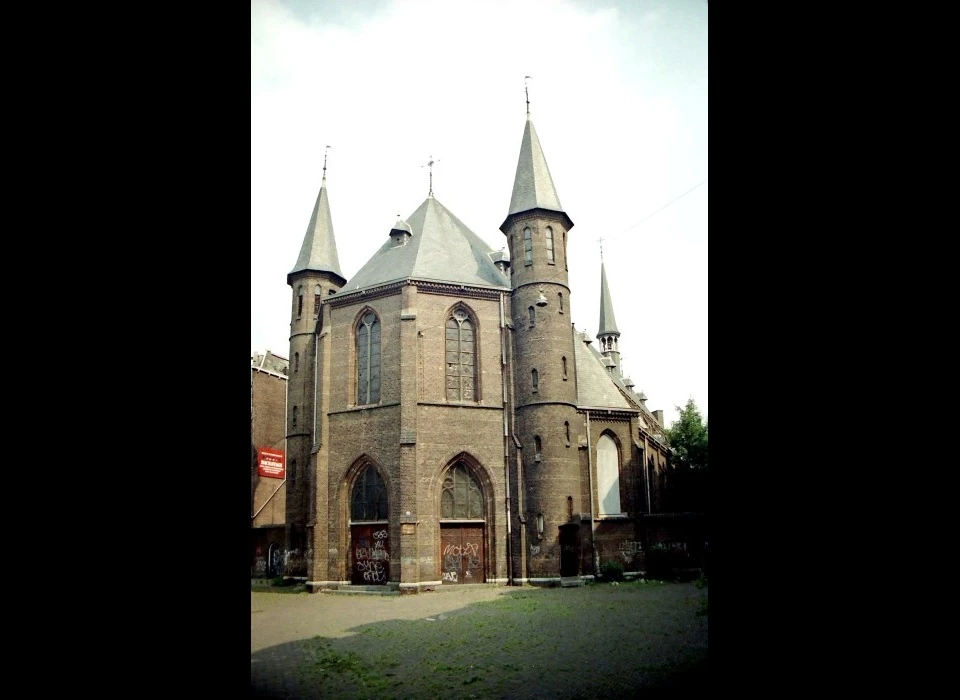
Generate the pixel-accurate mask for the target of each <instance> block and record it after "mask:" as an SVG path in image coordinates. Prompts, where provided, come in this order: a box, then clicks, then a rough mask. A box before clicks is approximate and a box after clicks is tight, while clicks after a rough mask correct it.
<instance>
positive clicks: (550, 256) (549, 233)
mask: <svg viewBox="0 0 960 700" xmlns="http://www.w3.org/2000/svg"><path fill="white" fill-rule="evenodd" d="M547 262H549V263H550V264H551V265H552V264H553V263H555V262H556V260H555V259H554V257H553V229H552V228H550V227H549V226H547Z"/></svg>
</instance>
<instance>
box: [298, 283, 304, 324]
mask: <svg viewBox="0 0 960 700" xmlns="http://www.w3.org/2000/svg"><path fill="white" fill-rule="evenodd" d="M301 315H303V285H300V286H299V287H297V318H300V316H301Z"/></svg>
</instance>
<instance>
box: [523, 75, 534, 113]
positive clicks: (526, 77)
mask: <svg viewBox="0 0 960 700" xmlns="http://www.w3.org/2000/svg"><path fill="white" fill-rule="evenodd" d="M532 77H533V76H532V75H525V76H523V91H524V92H525V93H527V114H530V88H528V87H527V80H529V79H530V78H532Z"/></svg>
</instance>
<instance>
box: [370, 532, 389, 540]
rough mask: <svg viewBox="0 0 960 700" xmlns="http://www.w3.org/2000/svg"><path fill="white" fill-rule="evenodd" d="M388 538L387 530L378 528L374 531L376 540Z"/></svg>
mask: <svg viewBox="0 0 960 700" xmlns="http://www.w3.org/2000/svg"><path fill="white" fill-rule="evenodd" d="M386 538H387V531H386V530H377V532H375V533H373V539H375V540H384V539H386Z"/></svg>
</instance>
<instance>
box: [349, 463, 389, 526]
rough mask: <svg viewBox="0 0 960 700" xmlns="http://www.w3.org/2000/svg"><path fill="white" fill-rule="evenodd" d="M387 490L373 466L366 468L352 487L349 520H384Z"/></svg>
mask: <svg viewBox="0 0 960 700" xmlns="http://www.w3.org/2000/svg"><path fill="white" fill-rule="evenodd" d="M386 519H387V489H386V487H385V486H384V484H383V479H381V478H380V472H378V471H377V469H376V467H374V466H367V468H366V469H364V470H363V472H362V473H361V474H360V477H359V478H358V479H357V481H356V483H354V485H353V496H352V497H351V499H350V520H352V521H354V522H356V521H358V520H386Z"/></svg>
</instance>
